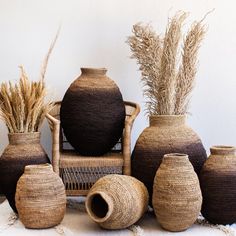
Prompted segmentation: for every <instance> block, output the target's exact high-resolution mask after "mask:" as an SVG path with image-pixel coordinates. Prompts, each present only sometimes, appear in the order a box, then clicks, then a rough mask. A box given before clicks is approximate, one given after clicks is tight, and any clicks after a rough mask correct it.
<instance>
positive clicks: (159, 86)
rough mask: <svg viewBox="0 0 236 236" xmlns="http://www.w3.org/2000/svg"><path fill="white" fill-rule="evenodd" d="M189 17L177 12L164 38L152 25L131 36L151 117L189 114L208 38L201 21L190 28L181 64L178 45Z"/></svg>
mask: <svg viewBox="0 0 236 236" xmlns="http://www.w3.org/2000/svg"><path fill="white" fill-rule="evenodd" d="M186 18H187V13H185V12H178V13H177V14H176V15H175V16H174V17H172V18H171V19H170V21H169V23H168V26H167V29H166V32H165V35H164V37H163V38H162V37H161V36H160V35H158V34H156V32H155V31H154V30H153V29H152V27H151V26H150V25H144V24H141V23H138V24H136V25H134V26H133V35H132V36H130V37H128V40H127V43H128V44H129V46H130V49H131V52H132V55H131V58H135V59H136V60H137V63H138V65H139V70H140V71H141V73H142V82H143V86H144V96H145V97H146V98H147V103H146V104H147V107H146V108H147V113H148V114H149V115H176V114H185V113H186V112H187V109H188V105H189V95H190V93H191V91H192V89H193V86H194V80H195V75H196V71H197V68H196V67H197V53H198V50H199V47H200V43H201V41H202V39H203V38H204V35H205V26H204V25H202V21H199V22H195V23H194V24H193V25H192V26H191V29H190V30H189V32H188V33H187V36H186V38H185V40H184V44H183V52H182V61H181V62H179V45H180V41H181V39H182V27H183V23H184V20H185V19H186ZM179 64H180V65H179ZM178 66H179V69H177V67H178Z"/></svg>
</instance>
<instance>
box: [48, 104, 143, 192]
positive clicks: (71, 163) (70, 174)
mask: <svg viewBox="0 0 236 236" xmlns="http://www.w3.org/2000/svg"><path fill="white" fill-rule="evenodd" d="M124 104H125V108H126V119H125V126H124V131H123V135H122V138H121V139H120V140H119V142H118V143H117V144H116V145H115V147H114V148H113V149H112V150H111V152H109V153H107V154H105V155H103V156H100V157H87V156H81V155H79V154H78V153H77V152H75V151H74V150H73V148H72V147H71V146H70V145H69V143H68V141H67V140H66V138H65V136H64V134H63V130H62V128H61V125H60V107H61V102H56V103H55V107H54V108H53V109H52V111H51V112H50V113H49V114H47V115H46V118H47V120H48V122H49V126H50V129H51V132H52V166H53V170H54V171H55V172H56V173H58V174H59V175H60V177H61V178H62V181H63V183H64V185H65V188H66V194H67V196H79V195H82V196H83V195H87V193H88V191H89V189H90V188H91V187H92V185H93V184H94V183H95V182H96V181H97V180H98V179H99V178H101V177H103V176H105V175H108V174H125V175H130V174H131V159H130V158H131V147H130V145H131V129H132V125H133V122H134V120H135V118H136V117H137V115H138V114H139V112H140V107H139V105H138V104H135V103H132V102H127V101H125V102H124Z"/></svg>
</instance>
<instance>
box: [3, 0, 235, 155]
mask: <svg viewBox="0 0 236 236" xmlns="http://www.w3.org/2000/svg"><path fill="white" fill-rule="evenodd" d="M213 8H215V11H214V12H213V13H212V14H210V15H209V16H208V17H207V19H206V20H205V23H206V24H207V25H208V27H209V29H208V33H207V35H206V38H205V40H204V42H203V44H202V47H201V49H200V54H199V70H198V74H197V79H196V87H195V90H194V93H193V96H192V102H191V108H190V113H191V115H190V116H189V118H188V123H189V124H190V125H191V126H192V127H193V128H194V129H195V130H196V131H197V132H198V134H199V135H200V136H201V138H202V140H203V143H204V145H205V147H206V149H207V150H208V149H209V147H210V146H211V145H214V144H225V145H236V75H235V68H236V14H235V8H236V2H235V1H234V0H227V1H221V0H195V1H193V0H192V1H189V0H178V1H174V0H0V62H1V63H0V82H3V81H8V80H12V81H17V80H18V78H19V69H18V65H20V64H23V65H24V66H25V69H26V71H27V73H28V75H29V77H30V78H31V79H32V80H35V79H38V76H39V70H40V65H41V63H42V60H43V58H44V56H45V54H46V52H47V50H48V47H49V45H50V43H51V41H52V39H53V38H54V35H55V33H56V30H57V28H58V26H59V24H60V23H62V30H61V33H60V36H59V39H58V41H57V44H56V47H55V49H54V51H53V54H52V56H51V58H50V61H49V65H48V71H47V74H46V83H47V86H48V88H49V91H50V92H51V97H52V98H53V99H55V100H59V99H62V97H63V95H64V93H65V91H66V89H67V88H68V86H69V85H70V83H71V82H72V81H73V80H74V79H75V78H76V77H77V76H78V75H79V74H80V67H84V66H87V67H107V68H108V75H109V76H110V77H111V78H112V79H113V80H115V82H116V83H117V84H118V86H119V87H120V90H121V92H122V94H123V98H124V99H125V100H130V101H135V102H138V103H139V104H140V105H141V107H142V112H141V114H140V115H139V117H138V118H137V120H136V123H135V126H134V130H133V136H132V137H133V144H134V143H135V141H136V139H137V137H138V135H139V134H140V133H141V131H142V130H143V129H144V128H145V127H146V126H147V125H148V120H147V118H146V117H145V115H144V98H143V95H142V86H141V83H140V72H139V71H138V67H137V65H136V62H135V60H131V59H130V58H129V56H130V50H129V47H128V45H127V44H126V43H125V41H126V39H127V36H129V35H130V34H131V29H132V25H133V24H134V23H136V22H139V21H143V22H148V23H151V24H152V25H153V27H154V28H155V29H156V30H158V32H160V31H161V32H163V33H164V30H165V27H166V23H167V19H168V16H172V15H173V14H174V13H175V12H176V11H177V10H184V11H188V12H190V13H191V14H190V16H189V18H188V19H187V21H186V27H187V26H189V25H190V24H191V22H192V21H193V20H195V19H197V20H199V19H201V18H202V17H203V16H204V15H205V13H206V12H208V11H209V10H211V9H213ZM7 143H8V140H7V130H6V127H5V125H4V124H3V123H2V122H1V124H0V151H1V152H2V151H3V149H4V147H5V146H6V145H7ZM42 143H43V145H44V147H45V148H46V150H47V151H48V152H50V144H51V137H50V132H49V130H48V126H47V124H46V122H45V123H44V125H43V128H42Z"/></svg>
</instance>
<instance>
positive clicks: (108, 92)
mask: <svg viewBox="0 0 236 236" xmlns="http://www.w3.org/2000/svg"><path fill="white" fill-rule="evenodd" d="M81 71H82V74H81V75H80V76H79V77H78V78H77V79H76V80H75V81H74V82H73V83H72V84H71V85H70V87H69V88H68V90H67V91H66V93H65V96H64V98H63V100H62V104H61V111H60V118H61V125H62V128H63V131H64V134H65V136H66V138H67V140H68V141H69V143H70V144H71V145H72V146H73V147H74V149H75V150H77V151H78V152H79V153H80V154H82V155H85V156H90V155H91V156H99V155H103V154H104V153H106V152H108V151H109V150H110V149H111V148H112V147H113V146H114V145H115V144H116V142H117V141H118V140H119V138H120V137H121V135H122V132H123V127H124V120H125V106H124V102H123V99H122V95H121V93H120V90H119V88H118V87H117V85H116V84H115V82H114V81H113V80H111V79H110V78H108V77H107V76H106V71H107V70H106V69H104V68H102V69H92V68H81Z"/></svg>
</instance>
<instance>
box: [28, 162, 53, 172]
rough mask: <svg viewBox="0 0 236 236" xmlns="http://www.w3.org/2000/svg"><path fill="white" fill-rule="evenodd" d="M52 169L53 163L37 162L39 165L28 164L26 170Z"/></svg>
mask: <svg viewBox="0 0 236 236" xmlns="http://www.w3.org/2000/svg"><path fill="white" fill-rule="evenodd" d="M49 169H52V165H51V164H49V163H44V164H37V165H27V166H25V170H27V171H28V170H29V171H35V170H36V171H38V170H49Z"/></svg>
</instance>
